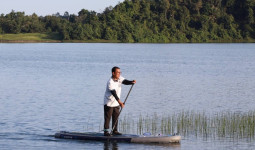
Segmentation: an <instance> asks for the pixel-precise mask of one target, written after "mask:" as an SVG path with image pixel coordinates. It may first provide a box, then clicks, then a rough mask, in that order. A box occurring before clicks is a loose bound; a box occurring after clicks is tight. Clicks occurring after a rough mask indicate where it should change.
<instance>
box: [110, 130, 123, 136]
mask: <svg viewBox="0 0 255 150" xmlns="http://www.w3.org/2000/svg"><path fill="white" fill-rule="evenodd" d="M112 134H114V135H122V133H120V132H118V131H113V133H112Z"/></svg>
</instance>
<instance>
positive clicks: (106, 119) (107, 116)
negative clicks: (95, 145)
mask: <svg viewBox="0 0 255 150" xmlns="http://www.w3.org/2000/svg"><path fill="white" fill-rule="evenodd" d="M112 113H113V108H112V107H108V106H107V105H104V133H105V135H106V136H108V135H110V134H109V124H110V121H111V116H112ZM107 133H108V134H107Z"/></svg>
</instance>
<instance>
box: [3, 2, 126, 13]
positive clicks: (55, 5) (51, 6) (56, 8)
mask: <svg viewBox="0 0 255 150" xmlns="http://www.w3.org/2000/svg"><path fill="white" fill-rule="evenodd" d="M123 1H124V0H1V4H0V14H8V13H10V12H11V11H12V10H14V11H15V12H17V11H22V12H25V14H26V15H31V14H33V13H36V14H37V15H39V16H46V15H52V14H55V13H57V12H59V13H60V14H61V15H63V14H64V12H65V11H68V12H69V14H78V12H79V11H80V10H81V9H83V8H84V9H87V10H94V11H96V12H98V13H100V12H103V11H104V9H105V8H106V7H109V6H113V7H114V6H116V5H117V4H118V3H119V2H123Z"/></svg>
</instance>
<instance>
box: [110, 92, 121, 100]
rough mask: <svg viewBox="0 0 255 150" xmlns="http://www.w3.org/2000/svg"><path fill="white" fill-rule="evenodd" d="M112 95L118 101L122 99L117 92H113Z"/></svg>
mask: <svg viewBox="0 0 255 150" xmlns="http://www.w3.org/2000/svg"><path fill="white" fill-rule="evenodd" d="M111 93H112V95H113V96H114V98H115V99H116V100H117V101H118V100H119V99H120V98H119V97H118V95H117V93H116V90H111Z"/></svg>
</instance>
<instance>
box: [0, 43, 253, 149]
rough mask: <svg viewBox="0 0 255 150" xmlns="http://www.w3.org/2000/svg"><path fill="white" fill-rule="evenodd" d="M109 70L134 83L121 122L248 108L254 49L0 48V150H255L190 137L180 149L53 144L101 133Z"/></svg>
mask: <svg viewBox="0 0 255 150" xmlns="http://www.w3.org/2000/svg"><path fill="white" fill-rule="evenodd" d="M113 66H119V67H120V68H121V70H122V76H123V77H125V78H127V79H130V80H132V79H136V80H137V84H136V85H135V86H134V88H133V90H132V91H131V94H130V96H129V98H128V101H127V103H126V107H125V108H124V110H123V113H122V114H121V116H125V115H127V114H128V115H131V116H132V117H133V118H134V119H137V118H139V116H140V115H153V114H154V113H157V114H158V115H168V114H173V113H178V112H181V111H198V112H205V113H208V114H212V113H217V112H222V111H232V112H248V111H249V110H254V108H255V103H254V98H255V92H254V91H255V44H0V83H1V84H0V116H1V119H0V149H1V150H2V149H8V150H9V149H92V148H93V149H182V150H183V149H189V150H197V149H208V150H213V149H254V148H255V140H253V139H239V140H232V139H228V138H222V139H218V138H213V139H212V138H207V139H205V138H199V137H196V136H195V135H189V136H184V137H183V139H182V141H181V144H179V145H145V144H129V143H117V144H116V143H115V144H114V143H103V142H88V141H72V140H71V141H70V140H63V139H55V138H54V136H53V135H54V133H55V132H57V131H59V130H66V131H79V132H83V131H96V132H98V131H100V130H102V128H103V96H104V91H105V85H106V81H107V80H108V79H109V78H110V76H111V68H112V67H113ZM129 88H130V86H125V85H123V90H122V96H121V99H122V100H124V99H125V96H126V94H127V92H128V90H129ZM134 134H135V133H134Z"/></svg>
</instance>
